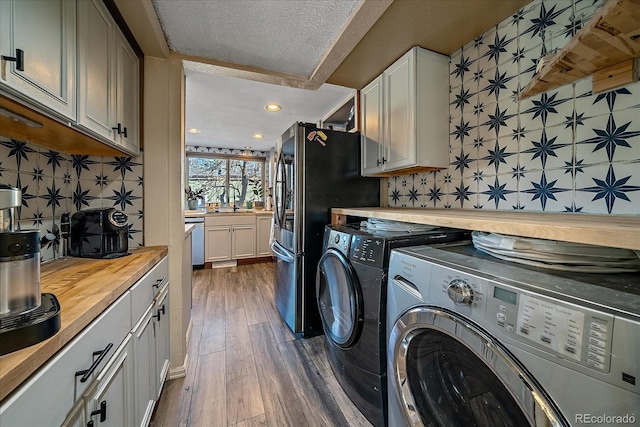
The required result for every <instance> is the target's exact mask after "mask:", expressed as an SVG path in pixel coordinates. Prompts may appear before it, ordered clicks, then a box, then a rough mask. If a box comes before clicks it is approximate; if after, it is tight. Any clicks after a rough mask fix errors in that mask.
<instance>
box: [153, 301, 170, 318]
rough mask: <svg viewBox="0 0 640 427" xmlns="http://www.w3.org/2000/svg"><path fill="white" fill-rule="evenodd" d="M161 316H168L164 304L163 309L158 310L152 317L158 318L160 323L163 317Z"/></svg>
mask: <svg viewBox="0 0 640 427" xmlns="http://www.w3.org/2000/svg"><path fill="white" fill-rule="evenodd" d="M161 314H167V313H166V312H165V309H164V304H162V307H160V308H159V309H158V311H157V312H156V314H154V315H153V316H151V317H155V318H156V320H157V321H158V322H159V321H160V315H161Z"/></svg>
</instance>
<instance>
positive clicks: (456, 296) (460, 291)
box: [447, 279, 473, 305]
mask: <svg viewBox="0 0 640 427" xmlns="http://www.w3.org/2000/svg"><path fill="white" fill-rule="evenodd" d="M447 294H448V295H449V298H450V299H451V301H453V302H454V303H456V304H458V305H471V303H472V302H473V291H472V290H471V286H469V285H468V284H467V283H466V282H465V281H464V280H460V279H456V280H453V281H452V282H451V283H449V287H448V288H447Z"/></svg>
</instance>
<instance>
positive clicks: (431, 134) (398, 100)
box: [361, 47, 449, 176]
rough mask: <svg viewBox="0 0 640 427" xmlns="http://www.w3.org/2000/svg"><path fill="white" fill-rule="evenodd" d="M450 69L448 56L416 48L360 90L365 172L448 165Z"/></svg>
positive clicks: (386, 172)
mask: <svg viewBox="0 0 640 427" xmlns="http://www.w3.org/2000/svg"><path fill="white" fill-rule="evenodd" d="M448 73H449V62H448V57H446V56H444V55H439V54H437V53H434V52H430V51H427V50H425V49H421V48H419V47H414V48H413V49H411V50H410V51H409V52H407V53H406V54H405V55H404V56H402V57H401V58H400V59H398V60H397V61H396V62H395V63H393V64H392V65H391V66H390V67H389V68H387V69H386V70H385V71H384V72H383V73H382V75H380V76H379V77H378V78H376V79H375V80H374V81H372V82H371V83H370V84H369V85H367V86H366V87H365V88H364V89H363V90H362V92H361V100H362V110H361V114H362V115H361V120H362V175H367V176H392V175H394V174H397V173H399V171H405V172H421V171H427V170H433V169H440V168H446V167H447V166H448V163H449V130H448V129H449V120H448V116H449V93H448ZM376 154H377V155H376Z"/></svg>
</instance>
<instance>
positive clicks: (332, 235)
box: [326, 230, 351, 255]
mask: <svg viewBox="0 0 640 427" xmlns="http://www.w3.org/2000/svg"><path fill="white" fill-rule="evenodd" d="M350 244H351V234H348V233H343V232H342V231H338V230H331V231H330V232H329V237H328V238H327V241H326V248H327V249H329V248H334V249H337V250H338V251H340V252H341V253H343V254H344V255H348V254H349V245H350Z"/></svg>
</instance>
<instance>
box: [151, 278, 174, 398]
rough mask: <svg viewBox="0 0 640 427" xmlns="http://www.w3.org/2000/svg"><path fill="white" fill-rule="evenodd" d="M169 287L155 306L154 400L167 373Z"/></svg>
mask: <svg viewBox="0 0 640 427" xmlns="http://www.w3.org/2000/svg"><path fill="white" fill-rule="evenodd" d="M169 308H170V306H169V286H168V285H167V286H166V287H165V288H164V290H163V291H162V292H161V293H160V296H159V297H158V300H157V301H156V305H155V313H154V323H153V326H154V328H155V337H156V339H155V344H156V348H155V352H156V372H155V375H156V389H155V395H154V399H159V398H160V392H161V391H162V386H163V385H164V381H165V379H166V378H167V374H168V373H169V351H170V350H169Z"/></svg>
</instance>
